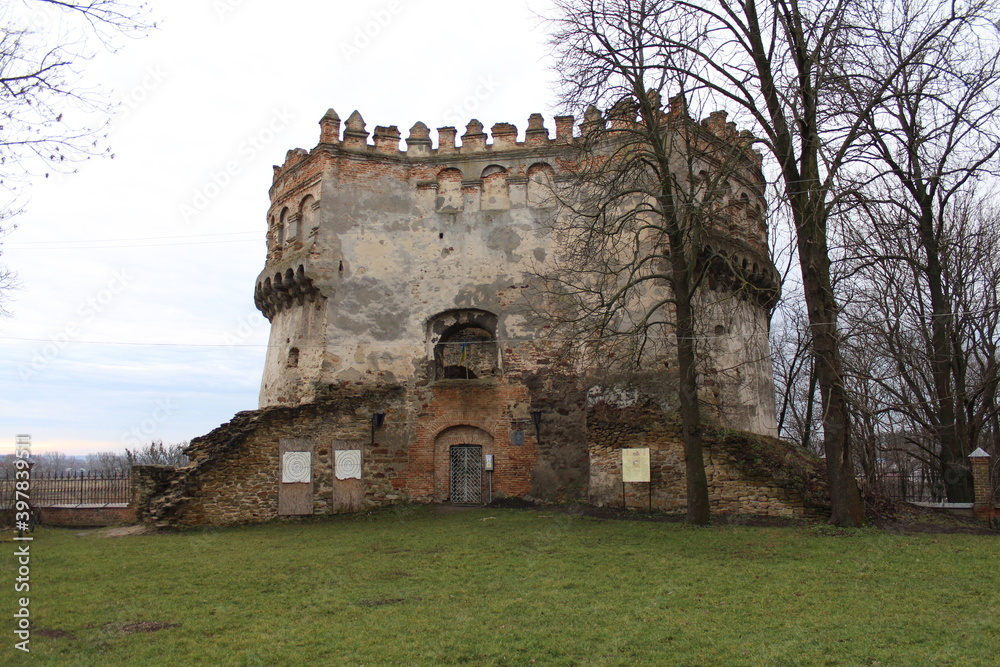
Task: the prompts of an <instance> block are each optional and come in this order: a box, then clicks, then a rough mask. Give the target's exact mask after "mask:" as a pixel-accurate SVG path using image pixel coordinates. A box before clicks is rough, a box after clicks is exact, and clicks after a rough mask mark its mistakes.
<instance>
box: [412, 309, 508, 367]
mask: <svg viewBox="0 0 1000 667" xmlns="http://www.w3.org/2000/svg"><path fill="white" fill-rule="evenodd" d="M429 328H430V334H431V340H432V342H433V343H434V379H436V380H474V379H477V378H483V377H491V376H495V375H499V374H500V356H499V349H498V347H497V338H496V331H497V317H496V315H494V314H492V313H488V312H486V311H483V310H454V311H448V312H445V313H442V314H440V315H438V316H437V317H435V318H433V319H432V320H431V322H430V325H429Z"/></svg>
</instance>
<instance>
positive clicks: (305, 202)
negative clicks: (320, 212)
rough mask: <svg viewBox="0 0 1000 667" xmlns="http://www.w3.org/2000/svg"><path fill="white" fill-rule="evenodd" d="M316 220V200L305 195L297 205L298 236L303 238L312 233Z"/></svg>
mask: <svg viewBox="0 0 1000 667" xmlns="http://www.w3.org/2000/svg"><path fill="white" fill-rule="evenodd" d="M315 218H316V199H315V198H314V197H313V196H312V195H306V196H305V197H304V198H303V199H302V203H301V204H299V223H298V225H297V227H298V234H299V236H302V237H305V236H308V235H309V234H310V233H311V232H312V228H313V225H314V221H315Z"/></svg>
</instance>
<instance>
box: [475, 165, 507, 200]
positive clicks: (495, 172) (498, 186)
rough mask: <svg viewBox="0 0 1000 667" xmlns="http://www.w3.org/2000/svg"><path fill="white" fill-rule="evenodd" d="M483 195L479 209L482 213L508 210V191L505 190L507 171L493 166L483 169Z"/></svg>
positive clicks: (498, 166)
mask: <svg viewBox="0 0 1000 667" xmlns="http://www.w3.org/2000/svg"><path fill="white" fill-rule="evenodd" d="M480 178H482V180H483V194H482V199H481V200H480V207H481V208H482V210H484V211H502V210H505V209H508V208H510V191H509V190H508V188H507V170H506V169H504V168H503V167H501V166H500V165H497V164H493V165H490V166H488V167H486V168H485V169H483V173H482V176H481V177H480Z"/></svg>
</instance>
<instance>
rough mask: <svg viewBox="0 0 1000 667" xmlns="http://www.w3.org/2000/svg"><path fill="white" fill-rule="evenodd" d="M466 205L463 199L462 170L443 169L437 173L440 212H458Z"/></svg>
mask: <svg viewBox="0 0 1000 667" xmlns="http://www.w3.org/2000/svg"><path fill="white" fill-rule="evenodd" d="M463 207H464V201H463V199H462V172H461V171H459V170H458V169H452V168H449V169H442V170H441V171H439V172H438V175H437V202H436V206H435V209H437V211H438V213H458V212H459V211H461V210H462V208H463Z"/></svg>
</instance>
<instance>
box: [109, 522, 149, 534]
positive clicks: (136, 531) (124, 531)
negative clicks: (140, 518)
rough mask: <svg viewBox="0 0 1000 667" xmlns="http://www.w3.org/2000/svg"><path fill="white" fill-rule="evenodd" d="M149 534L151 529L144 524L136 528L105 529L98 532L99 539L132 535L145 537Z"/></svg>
mask: <svg viewBox="0 0 1000 667" xmlns="http://www.w3.org/2000/svg"><path fill="white" fill-rule="evenodd" d="M148 532H149V527H148V526H144V525H142V524H136V525H134V526H115V527H114V528H104V529H102V530H99V531H97V533H96V536H97V537H130V536H132V535H144V534H146V533H148Z"/></svg>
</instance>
